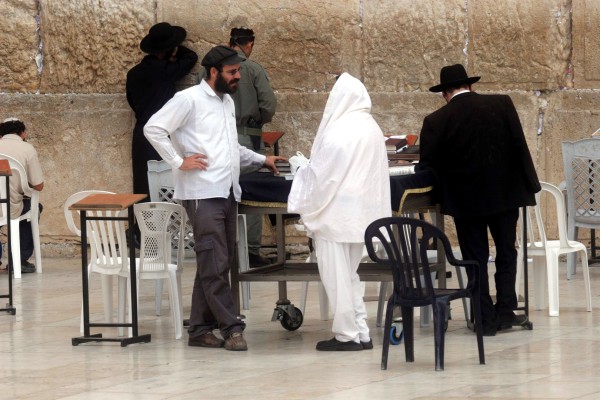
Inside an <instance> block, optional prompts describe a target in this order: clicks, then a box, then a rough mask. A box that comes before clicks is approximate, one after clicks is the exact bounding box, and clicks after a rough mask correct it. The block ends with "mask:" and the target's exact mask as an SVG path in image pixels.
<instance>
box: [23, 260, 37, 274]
mask: <svg viewBox="0 0 600 400" xmlns="http://www.w3.org/2000/svg"><path fill="white" fill-rule="evenodd" d="M33 272H35V265H33V264H32V263H30V262H29V261H27V260H24V261H21V273H22V274H31V273H33Z"/></svg>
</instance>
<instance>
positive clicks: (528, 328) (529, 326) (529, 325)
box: [525, 322, 533, 331]
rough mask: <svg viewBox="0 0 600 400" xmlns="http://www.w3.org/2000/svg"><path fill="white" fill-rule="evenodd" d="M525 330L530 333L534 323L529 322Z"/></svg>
mask: <svg viewBox="0 0 600 400" xmlns="http://www.w3.org/2000/svg"><path fill="white" fill-rule="evenodd" d="M525 329H527V330H528V331H531V330H533V323H532V322H528V323H527V324H526V325H525Z"/></svg>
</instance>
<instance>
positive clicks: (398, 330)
mask: <svg viewBox="0 0 600 400" xmlns="http://www.w3.org/2000/svg"><path fill="white" fill-rule="evenodd" d="M403 338H404V330H403V329H402V324H398V325H392V329H390V343H391V344H393V345H394V346H397V345H399V344H400V343H402V339H403Z"/></svg>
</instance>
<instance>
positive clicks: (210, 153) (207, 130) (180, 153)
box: [144, 80, 266, 201]
mask: <svg viewBox="0 0 600 400" xmlns="http://www.w3.org/2000/svg"><path fill="white" fill-rule="evenodd" d="M144 135H145V136H146V138H147V139H148V140H149V141H150V143H151V144H152V146H154V148H155V149H156V151H157V152H158V154H160V156H161V157H162V158H163V160H165V161H166V162H167V163H169V165H171V167H172V169H173V181H174V184H175V193H174V195H173V197H174V198H175V199H178V200H195V199H208V198H215V197H222V198H227V197H229V190H230V188H231V187H233V193H234V196H235V199H236V201H240V199H241V195H242V189H241V188H240V185H239V176H240V165H241V166H250V165H256V166H260V165H263V164H264V162H265V158H266V157H265V156H263V155H261V154H258V153H255V152H253V151H251V150H248V149H247V148H245V147H243V146H240V144H239V143H238V140H237V130H236V126H235V106H234V104H233V100H232V99H231V96H229V95H228V94H225V95H223V99H221V98H220V97H219V96H217V94H216V93H215V92H214V90H213V89H212V88H211V87H210V86H209V85H208V83H206V81H205V80H202V82H200V84H198V85H196V86H193V87H191V88H189V89H186V90H183V91H181V92H178V93H176V94H175V96H174V97H173V98H172V99H171V100H169V101H168V102H167V104H165V105H164V106H163V108H161V109H160V110H159V111H158V112H157V113H156V114H154V115H153V116H152V117H151V118H150V120H149V121H148V123H147V124H146V126H144ZM169 136H170V140H169ZM198 153H201V154H205V155H206V156H207V157H208V158H207V162H208V168H207V170H206V171H202V170H199V169H191V170H186V171H182V170H180V169H179V167H180V166H181V164H182V163H183V158H184V157H189V156H191V155H193V154H198Z"/></svg>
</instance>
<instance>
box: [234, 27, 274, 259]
mask: <svg viewBox="0 0 600 400" xmlns="http://www.w3.org/2000/svg"><path fill="white" fill-rule="evenodd" d="M254 41H255V37H254V31H253V30H252V29H250V28H245V27H240V28H233V29H231V32H230V38H229V47H231V48H232V49H234V50H235V51H237V52H238V55H239V56H240V57H242V58H244V59H245V61H244V64H243V65H244V66H243V68H242V70H241V77H240V82H239V88H238V90H236V91H235V93H233V94H232V95H231V97H232V98H233V102H234V103H235V119H236V126H237V132H238V141H239V142H240V144H241V145H242V146H244V147H246V148H248V149H250V150H254V151H257V152H259V153H261V154H264V153H265V145H264V143H263V141H262V127H263V125H264V124H266V123H268V122H271V120H272V119H273V116H274V115H275V107H276V105H277V100H276V99H275V93H273V89H272V88H271V85H270V84H269V77H268V76H267V72H266V71H265V70H264V68H263V67H262V65H260V64H259V63H257V62H255V61H253V60H251V59H250V55H251V54H252V50H253V49H254ZM254 171H255V170H254V169H245V170H243V171H242V173H247V172H254ZM262 220H263V217H262V215H247V216H246V221H247V228H248V235H247V238H248V261H249V263H250V266H252V267H260V266H263V265H266V264H268V263H269V262H268V260H266V259H265V258H263V257H261V256H260V242H261V240H260V239H261V236H262Z"/></svg>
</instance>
